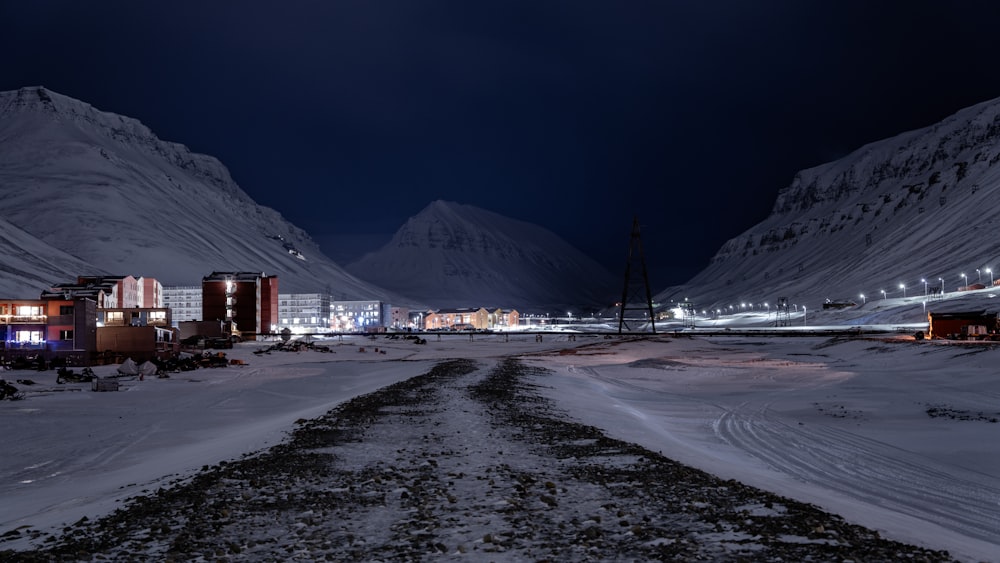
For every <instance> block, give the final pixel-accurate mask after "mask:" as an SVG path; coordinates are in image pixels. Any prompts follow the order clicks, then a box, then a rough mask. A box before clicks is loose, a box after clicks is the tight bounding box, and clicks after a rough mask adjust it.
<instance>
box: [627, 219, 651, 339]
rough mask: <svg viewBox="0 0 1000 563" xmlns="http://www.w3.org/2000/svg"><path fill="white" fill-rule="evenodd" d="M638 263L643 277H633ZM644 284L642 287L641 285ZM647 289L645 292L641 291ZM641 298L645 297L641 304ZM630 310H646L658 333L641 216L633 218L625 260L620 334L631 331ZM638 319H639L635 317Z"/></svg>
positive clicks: (649, 320) (648, 319)
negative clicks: (641, 233) (640, 231)
mask: <svg viewBox="0 0 1000 563" xmlns="http://www.w3.org/2000/svg"><path fill="white" fill-rule="evenodd" d="M633 265H638V266H639V267H640V272H641V274H642V277H641V279H633V273H632V267H633ZM639 284H642V288H640V287H639ZM642 290H645V293H641V291H642ZM639 299H643V301H642V302H641V306H639V303H640V302H639ZM628 311H645V313H646V315H647V318H646V320H647V321H648V322H649V326H650V327H651V328H652V331H653V334H656V318H655V317H654V316H653V295H652V293H651V292H650V290H649V274H648V273H647V271H646V257H645V255H644V254H643V253H642V240H641V238H640V234H639V218H638V217H634V218H633V219H632V237H631V239H630V241H629V245H628V257H627V259H626V261H625V285H624V287H623V288H622V300H621V303H619V309H618V334H621V333H622V332H623V331H630V332H631V328H630V327H629V326H628V320H627V318H626V317H627V313H628ZM633 320H638V319H633Z"/></svg>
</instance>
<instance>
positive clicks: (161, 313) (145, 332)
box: [97, 307, 180, 363]
mask: <svg viewBox="0 0 1000 563" xmlns="http://www.w3.org/2000/svg"><path fill="white" fill-rule="evenodd" d="M179 340H180V339H179V331H178V330H177V329H175V328H173V327H172V326H171V320H170V309H167V308H165V307H159V308H142V307H133V308H131V309H125V308H114V309H98V310H97V350H98V351H105V350H110V351H111V352H113V353H114V355H115V356H116V357H119V358H122V359H124V358H132V359H133V360H134V361H136V362H138V363H142V362H144V361H146V360H151V359H153V358H158V359H166V358H169V357H172V356H175V355H176V354H177V353H179V352H180V342H179Z"/></svg>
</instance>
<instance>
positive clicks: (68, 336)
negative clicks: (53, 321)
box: [59, 330, 73, 340]
mask: <svg viewBox="0 0 1000 563" xmlns="http://www.w3.org/2000/svg"><path fill="white" fill-rule="evenodd" d="M59 340H73V331H72V330H60V331H59Z"/></svg>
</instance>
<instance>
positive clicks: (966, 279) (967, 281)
mask: <svg viewBox="0 0 1000 563" xmlns="http://www.w3.org/2000/svg"><path fill="white" fill-rule="evenodd" d="M959 275H960V276H962V279H963V280H965V281H964V282H962V287H965V288H968V287H969V276H967V275H965V274H964V273H962V274H959Z"/></svg>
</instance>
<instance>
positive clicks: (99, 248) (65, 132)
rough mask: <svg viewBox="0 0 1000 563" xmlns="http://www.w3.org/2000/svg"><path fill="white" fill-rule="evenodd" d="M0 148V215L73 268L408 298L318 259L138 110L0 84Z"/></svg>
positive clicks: (314, 248) (214, 163) (170, 281)
mask: <svg viewBox="0 0 1000 563" xmlns="http://www.w3.org/2000/svg"><path fill="white" fill-rule="evenodd" d="M0 148H2V151H0V195H2V196H3V199H4V202H5V212H4V218H5V219H6V220H7V221H8V222H10V223H11V224H12V225H15V226H17V227H18V228H19V229H22V230H23V231H25V232H26V233H28V234H30V235H32V236H34V237H36V238H37V239H38V241H39V244H37V245H31V246H34V247H35V249H34V250H35V251H37V252H39V253H40V258H44V255H45V254H47V253H48V251H49V249H51V248H58V249H62V250H63V251H65V252H66V253H68V254H70V255H72V256H75V257H77V258H78V259H79V260H80V261H81V262H83V263H87V264H90V265H91V271H90V272H81V273H93V272H111V273H130V274H135V275H143V276H147V277H153V278H156V279H158V280H160V281H161V282H162V283H164V284H165V285H190V284H198V283H200V281H201V278H202V277H203V276H205V275H208V274H209V273H211V272H213V271H227V270H231V271H261V272H265V273H267V274H269V275H277V276H278V277H279V280H280V281H279V283H280V285H279V289H280V291H281V292H282V293H286V292H287V293H319V292H324V291H326V290H327V289H329V292H330V293H331V294H333V295H334V296H336V298H338V299H380V300H384V301H389V302H394V303H406V302H409V299H408V298H405V297H402V296H398V295H395V294H392V293H390V292H387V291H385V290H384V289H382V288H378V287H376V286H373V285H371V284H368V283H366V282H362V281H361V280H358V279H357V278H354V277H353V276H351V275H350V274H348V273H347V272H346V271H344V270H343V268H341V267H340V266H339V265H337V264H336V263H334V262H333V261H331V260H329V258H327V257H326V256H324V255H323V253H322V252H321V250H320V248H319V246H318V245H317V244H316V243H315V242H314V241H313V240H312V239H311V238H310V237H309V235H308V234H307V233H306V232H305V231H304V230H302V229H300V228H298V227H296V226H295V225H293V224H291V223H290V222H288V221H286V220H285V219H284V218H283V217H282V216H281V214H280V213H278V212H277V211H275V210H273V209H270V208H267V207H263V206H260V205H258V204H257V203H256V202H254V201H253V200H252V199H251V198H250V197H249V196H248V195H247V194H246V193H245V192H244V191H243V190H242V189H241V188H240V187H239V186H238V185H237V184H236V183H235V182H234V181H233V179H232V177H231V176H230V174H229V171H228V170H227V169H226V167H225V166H224V165H223V164H222V163H221V162H220V161H219V160H218V159H216V158H214V157H211V156H207V155H200V154H197V153H193V152H191V151H190V150H188V149H187V147H186V146H184V145H182V144H179V143H172V142H167V141H161V140H160V139H158V138H157V137H156V136H155V135H154V134H153V133H152V131H150V130H149V128H147V127H146V126H145V125H142V123H141V122H139V121H138V120H135V119H132V118H128V117H124V116H120V115H117V114H114V113H109V112H103V111H100V110H98V109H96V108H94V107H93V106H91V105H89V104H87V103H85V102H81V101H79V100H75V99H73V98H70V97H68V96H64V95H62V94H58V93H56V92H52V91H50V90H47V89H45V88H43V87H28V88H21V89H19V90H16V91H9V92H2V93H0ZM74 277H75V276H74ZM62 281H67V280H65V279H53V280H51V282H50V283H58V282H62ZM13 285H14V286H16V285H17V284H13ZM41 289H43V287H31V288H29V287H26V286H22V287H20V288H18V289H12V291H14V292H15V293H18V294H21V295H29V294H30V293H29V292H31V293H34V294H35V295H37V293H38V292H40V291H41Z"/></svg>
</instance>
